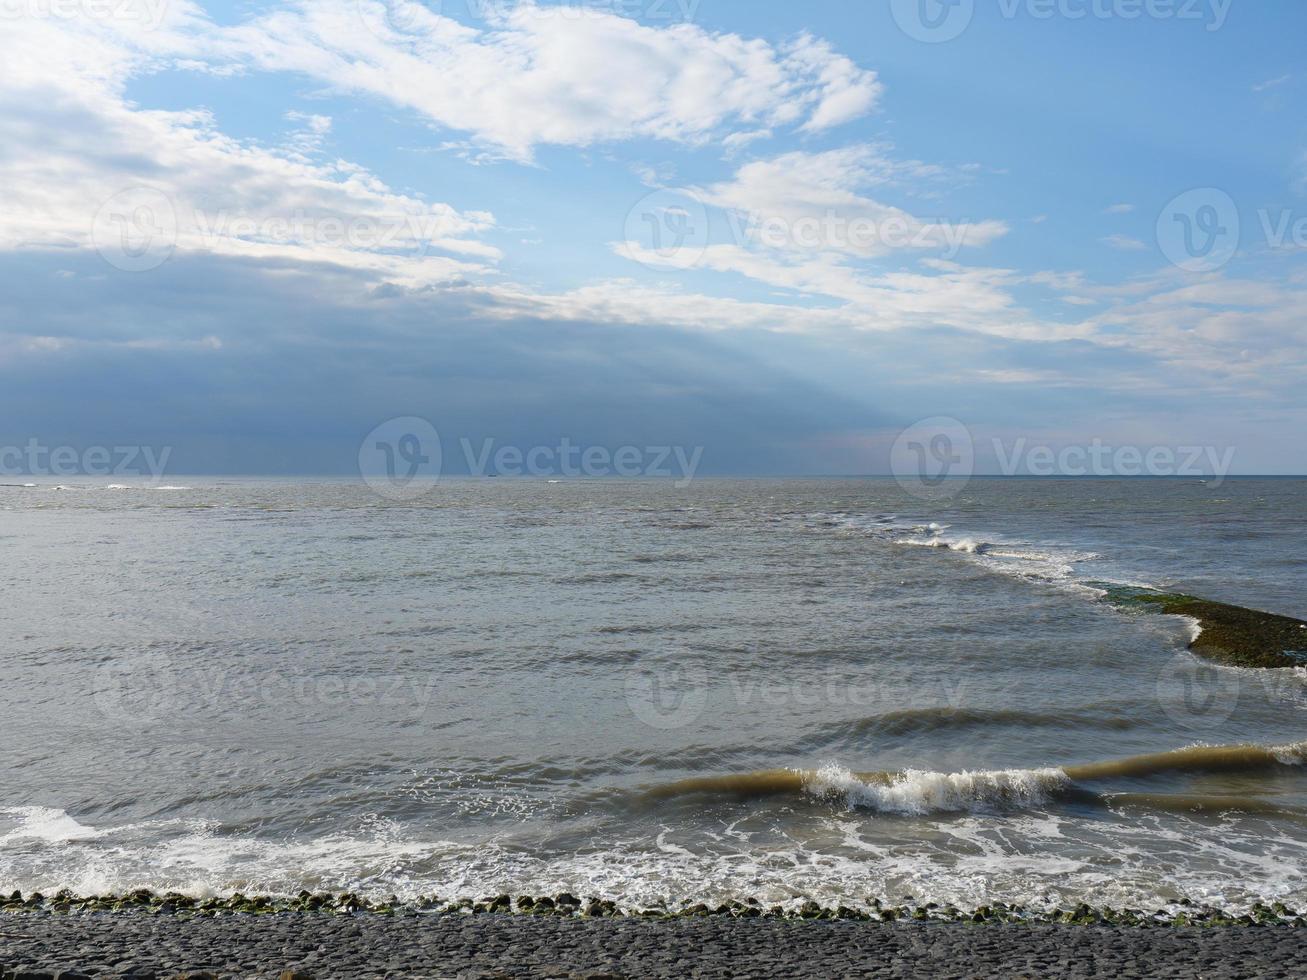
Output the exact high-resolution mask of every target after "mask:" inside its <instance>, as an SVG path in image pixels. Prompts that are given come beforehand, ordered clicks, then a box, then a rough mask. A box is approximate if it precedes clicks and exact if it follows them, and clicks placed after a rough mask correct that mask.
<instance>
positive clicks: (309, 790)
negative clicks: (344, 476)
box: [0, 478, 1307, 908]
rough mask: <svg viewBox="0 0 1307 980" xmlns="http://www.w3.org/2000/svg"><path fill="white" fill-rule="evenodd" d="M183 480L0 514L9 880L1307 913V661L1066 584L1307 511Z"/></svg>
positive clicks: (1204, 579) (1282, 590) (33, 885)
mask: <svg viewBox="0 0 1307 980" xmlns="http://www.w3.org/2000/svg"><path fill="white" fill-rule="evenodd" d="M36 482H38V483H39V482H40V481H36ZM180 482H183V483H184V484H185V485H184V486H180V485H179V486H175V487H172V488H168V489H164V488H154V487H149V486H148V485H146V484H139V485H133V486H127V487H116V488H112V489H111V488H109V487H107V486H105V484H104V482H103V481H102V482H98V483H97V482H89V481H80V482H75V483H69V484H65V488H64V489H54V488H53V487H52V486H51V485H50V484H49V483H48V482H47V483H44V484H41V485H37V486H33V487H4V488H0V549H2V550H0V554H3V556H4V561H3V563H2V564H0V594H2V595H3V597H4V601H3V603H2V604H0V658H2V662H3V664H4V667H5V676H4V683H3V684H2V685H0V761H2V763H3V772H4V780H3V782H2V783H0V888H2V889H4V890H9V889H13V888H21V889H22V890H24V891H30V890H34V889H35V890H41V891H45V892H50V891H53V890H56V889H58V888H61V887H67V888H71V889H73V890H74V891H78V892H82V893H103V892H108V891H120V890H125V889H131V888H138V887H148V888H154V889H178V890H182V891H189V892H193V893H196V894H208V893H214V892H218V893H221V892H230V891H235V890H241V891H244V892H247V893H249V892H269V893H295V892H298V891H299V890H300V889H302V888H307V889H310V890H318V889H331V890H335V891H339V890H354V891H358V892H360V893H364V894H369V895H377V896H384V895H390V894H392V893H393V894H397V895H400V896H401V897H413V896H418V895H437V896H441V897H444V898H452V897H462V896H467V897H472V898H478V897H481V896H483V895H490V894H499V893H501V892H509V893H514V894H517V893H527V894H542V893H556V892H559V891H563V890H567V891H571V892H574V893H576V894H578V895H593V896H598V897H604V898H610V899H614V900H616V901H617V902H618V903H619V904H621V905H623V906H626V907H631V908H642V907H647V906H650V905H652V904H655V903H658V902H664V903H668V904H670V905H677V904H679V903H682V902H697V901H708V902H717V901H721V900H726V899H731V898H737V899H742V898H745V897H756V898H758V899H760V900H762V901H764V902H766V903H781V904H785V903H796V902H801V901H804V900H807V899H814V900H816V901H818V902H820V903H822V904H832V905H833V904H837V903H843V904H850V905H855V906H858V905H862V904H865V903H867V902H869V901H870V900H871V899H873V898H880V899H882V900H884V899H889V900H894V901H897V900H899V899H901V898H902V896H904V895H912V896H914V897H915V898H916V899H918V900H919V901H923V902H924V901H937V902H941V903H944V902H952V903H955V904H958V905H960V906H969V907H974V906H976V905H980V904H985V903H988V902H991V901H995V900H1003V901H1009V902H1021V903H1025V904H1030V905H1036V906H1046V905H1047V906H1051V905H1055V904H1061V905H1065V904H1067V903H1068V902H1077V901H1086V902H1090V903H1108V904H1113V905H1132V906H1146V907H1160V906H1162V905H1165V904H1168V903H1171V902H1174V901H1175V900H1177V899H1179V898H1180V897H1188V898H1191V899H1193V900H1196V901H1207V902H1213V903H1219V904H1223V905H1226V906H1229V907H1232V908H1239V907H1242V906H1246V905H1247V904H1249V903H1251V902H1253V901H1256V900H1271V899H1280V900H1284V901H1286V902H1288V903H1290V904H1294V903H1296V904H1298V905H1307V873H1305V871H1304V869H1307V768H1304V766H1303V764H1302V763H1303V759H1304V757H1307V728H1305V726H1304V722H1305V721H1307V672H1304V671H1302V670H1298V669H1286V670H1273V671H1250V670H1241V669H1236V668H1223V667H1214V666H1211V665H1209V664H1208V663H1206V662H1205V661H1203V660H1200V659H1198V658H1195V657H1194V656H1193V655H1191V654H1190V653H1189V652H1188V651H1187V650H1186V645H1187V643H1188V642H1189V641H1190V640H1191V639H1192V637H1193V635H1194V634H1193V630H1194V624H1193V623H1192V622H1190V621H1187V620H1183V619H1179V618H1175V617H1165V616H1156V615H1144V614H1131V613H1127V612H1122V611H1118V610H1116V609H1113V608H1111V607H1110V606H1108V605H1106V604H1105V603H1103V602H1102V601H1100V599H1101V595H1100V593H1099V592H1098V591H1097V590H1096V589H1095V588H1094V587H1093V586H1092V585H1091V584H1090V583H1093V582H1097V581H1112V582H1125V583H1132V584H1140V585H1148V586H1153V587H1159V588H1167V589H1175V590H1180V591H1186V592H1190V593H1193V594H1197V595H1200V596H1203V597H1206V598H1210V599H1216V600H1221V601H1226V602H1232V603H1237V604H1240V605H1246V606H1250V607H1254V608H1258V609H1263V610H1266V611H1270V612H1278V613H1282V614H1286V615H1291V616H1297V617H1300V618H1302V617H1305V616H1307V481H1302V480H1252V479H1247V480H1243V479H1241V480H1229V481H1226V482H1224V483H1219V484H1217V483H1210V484H1209V483H1202V482H1200V481H1196V480H1194V481H1184V480H1134V481H1124V480H1123V481H1112V480H1085V481H1055V480H998V479H993V480H990V479H976V480H972V481H971V482H970V483H969V484H968V485H967V486H966V487H965V489H964V490H963V491H962V492H961V493H960V494H959V495H957V496H956V497H954V498H953V499H951V500H947V501H940V502H926V501H922V500H919V499H915V498H913V497H911V496H908V495H907V494H905V493H904V492H903V491H902V490H901V489H900V488H899V487H898V485H897V484H896V483H895V482H894V481H893V480H878V479H868V480H698V481H695V482H694V483H692V484H691V485H690V486H688V487H676V486H674V485H673V484H672V483H670V482H658V481H649V482H627V481H585V480H582V481H573V482H567V481H563V482H555V481H545V480H525V479H524V480H507V479H500V480H449V481H442V482H441V483H439V484H437V485H435V486H434V487H433V488H432V489H431V491H430V492H429V493H427V494H426V495H424V496H422V497H421V498H420V499H418V500H414V501H409V502H397V501H392V500H388V499H385V498H383V497H380V496H377V495H376V494H374V493H373V492H371V491H370V490H369V489H368V488H367V487H366V486H364V485H362V484H361V483H356V482H345V481H341V482H330V481H310V482H303V481H301V482H293V483H292V482H273V481H259V480H226V479H223V480H219V479H211V478H204V479H201V478H189V479H187V480H185V481H180ZM1305 645H1307V644H1305ZM1232 745H1239V746H1245V747H1244V748H1241V749H1239V750H1237V751H1229V752H1220V753H1215V752H1204V751H1201V750H1197V749H1195V748H1194V747H1202V746H1232ZM1186 749H1188V750H1190V751H1179V750H1186ZM1134 756H1147V757H1148V758H1146V759H1144V760H1143V761H1141V762H1136V763H1132V764H1129V765H1096V764H1098V763H1105V762H1112V761H1114V760H1120V759H1125V758H1128V757H1134Z"/></svg>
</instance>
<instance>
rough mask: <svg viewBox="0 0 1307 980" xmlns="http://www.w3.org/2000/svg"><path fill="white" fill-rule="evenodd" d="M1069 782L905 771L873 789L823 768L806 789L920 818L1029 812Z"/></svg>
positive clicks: (1023, 774)
mask: <svg viewBox="0 0 1307 980" xmlns="http://www.w3.org/2000/svg"><path fill="white" fill-rule="evenodd" d="M1070 782H1071V781H1070V779H1068V778H1067V775H1066V773H1064V772H1063V771H1062V770H1061V769H1000V770H992V771H983V770H982V771H976V772H949V773H945V772H928V771H925V770H920V769H908V770H905V771H904V772H902V773H899V774H898V775H896V776H895V777H894V778H893V779H892V780H891V781H890V782H889V783H887V784H885V785H877V784H874V783H867V782H863V781H862V780H861V779H859V778H858V777H857V776H855V775H854V774H853V773H852V772H850V771H849V770H848V769H845V768H844V767H842V766H836V765H827V766H823V767H822V768H821V769H819V770H817V772H816V773H815V774H814V775H813V777H812V778H811V779H810V780H809V781H808V783H807V784H806V785H805V787H804V788H805V789H806V790H807V791H808V792H809V793H812V794H814V795H816V796H837V797H842V798H843V799H845V800H846V801H848V803H849V804H850V805H851V806H855V807H866V808H870V809H873V810H878V811H881V812H886V813H901V814H906V815H910V816H922V815H924V814H928V813H956V812H965V811H974V810H991V809H993V808H994V807H996V806H998V807H1012V808H1021V809H1028V808H1031V807H1036V806H1040V805H1042V804H1044V803H1047V802H1048V801H1049V799H1051V798H1052V796H1053V795H1054V794H1056V793H1057V792H1058V791H1060V790H1062V789H1063V788H1065V787H1066V786H1068V785H1070Z"/></svg>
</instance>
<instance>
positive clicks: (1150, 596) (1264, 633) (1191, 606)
mask: <svg viewBox="0 0 1307 980" xmlns="http://www.w3.org/2000/svg"><path fill="white" fill-rule="evenodd" d="M1090 584H1091V585H1093V586H1094V587H1095V588H1098V589H1102V590H1103V592H1104V593H1105V598H1106V600H1107V601H1108V602H1109V603H1111V604H1112V605H1114V606H1116V607H1117V608H1119V609H1137V610H1142V611H1145V612H1156V613H1163V614H1165V615H1168V616H1188V617H1190V618H1192V619H1194V620H1197V622H1198V626H1199V629H1200V632H1199V634H1198V636H1197V637H1196V638H1195V639H1194V640H1193V642H1192V643H1190V644H1189V649H1191V650H1193V651H1194V652H1195V653H1199V654H1202V655H1203V656H1205V657H1207V658H1208V659H1209V660H1213V661H1215V662H1217V663H1221V664H1226V665H1227V666H1230V667H1297V666H1301V665H1303V664H1307V622H1304V621H1303V620H1301V619H1294V618H1293V617H1291V616H1279V615H1276V614H1275V613H1267V612H1259V611H1258V610H1256V609H1246V608H1244V607H1243V606H1232V605H1229V604H1228V603H1224V602H1212V601H1211V600H1209V599H1200V598H1198V597H1197V596H1191V595H1184V594H1183V593H1179V592H1158V591H1155V590H1153V589H1143V588H1137V587H1135V586H1129V585H1115V584H1112V583H1109V582H1092V583H1090Z"/></svg>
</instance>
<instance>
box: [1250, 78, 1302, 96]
mask: <svg viewBox="0 0 1307 980" xmlns="http://www.w3.org/2000/svg"><path fill="white" fill-rule="evenodd" d="M1292 78H1293V76H1292V75H1277V76H1276V77H1275V78H1268V79H1267V80H1266V81H1264V82H1258V83H1257V84H1256V85H1254V86H1253V91H1254V92H1266V91H1269V90H1270V89H1273V88H1279V87H1280V86H1281V85H1283V84H1285V83H1286V82H1288V81H1289V80H1291V79H1292Z"/></svg>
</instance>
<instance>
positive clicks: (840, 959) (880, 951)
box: [0, 908, 1307, 980]
mask: <svg viewBox="0 0 1307 980" xmlns="http://www.w3.org/2000/svg"><path fill="white" fill-rule="evenodd" d="M1257 925H1258V924H1257V923H1254V927H1252V928H1206V929H1204V928H1194V927H1189V928H1130V927H1125V926H1121V925H1111V924H1100V925H1095V926H1091V927H1084V926H1076V925H1066V924H1051V923H1017V924H1014V923H1009V922H995V923H993V924H991V925H978V924H974V923H970V922H940V921H933V922H917V921H911V920H908V921H892V922H870V921H861V922H858V921H847V920H822V921H810V920H804V919H801V918H797V919H796V918H787V919H770V918H763V917H755V918H745V917H739V916H735V915H729V914H723V915H711V916H688V917H686V916H681V917H669V918H658V919H645V918H641V917H638V916H634V917H633V916H618V917H589V916H574V915H573V916H559V915H528V914H500V913H488V914H479V915H478V914H421V913H417V912H414V911H403V912H393V913H391V914H376V913H362V912H355V913H349V914H324V913H306V912H291V911H282V912H277V913H274V914H262V915H259V914H245V913H234V914H223V915H178V914H172V915H169V914H159V913H158V912H150V911H148V910H146V909H142V908H137V909H134V910H132V911H120V912H79V913H72V914H67V913H65V914H60V913H56V912H53V911H50V910H45V909H40V910H36V911H34V912H32V913H14V912H10V913H0V978H4V980H11V978H15V977H17V978H21V980H57V978H61V977H62V978H63V980H84V978H94V980H105V978H113V980H126V978H132V980H147V978H148V980H182V978H185V980H229V978H230V980H236V978H255V977H267V978H281V980H326V978H337V977H340V978H351V980H353V978H382V977H385V978H392V977H393V978H399V977H404V978H419V977H429V978H435V977H468V978H472V977H483V978H491V977H498V978H502V977H551V978H559V977H567V978H585V980H605V978H617V977H713V978H717V977H721V978H727V977H739V976H750V977H773V976H775V977H796V976H800V977H808V976H811V977H830V976H869V977H930V978H962V977H974V976H1002V977H1013V978H1018V977H1025V978H1032V980H1033V978H1044V977H1049V976H1069V977H1088V976H1112V977H1190V976H1199V975H1208V976H1215V975H1220V976H1230V977H1289V976H1294V975H1296V974H1297V971H1298V970H1299V969H1300V964H1301V963H1302V962H1303V960H1304V958H1307V928H1293V927H1285V926H1283V925H1281V926H1266V927H1260V928H1259V927H1257Z"/></svg>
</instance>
